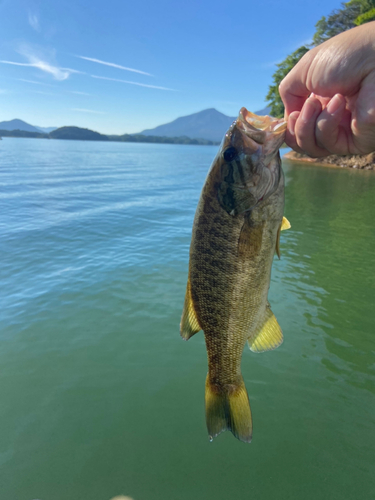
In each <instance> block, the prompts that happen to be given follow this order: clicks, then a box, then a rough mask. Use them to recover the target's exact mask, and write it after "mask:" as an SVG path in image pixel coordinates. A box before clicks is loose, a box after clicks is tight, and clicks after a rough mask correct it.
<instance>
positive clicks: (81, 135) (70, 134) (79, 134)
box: [0, 127, 218, 146]
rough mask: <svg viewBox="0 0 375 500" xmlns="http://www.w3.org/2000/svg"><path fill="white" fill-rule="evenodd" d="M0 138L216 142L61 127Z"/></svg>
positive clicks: (8, 133)
mask: <svg viewBox="0 0 375 500" xmlns="http://www.w3.org/2000/svg"><path fill="white" fill-rule="evenodd" d="M0 137H26V138H35V139H65V140H78V141H107V142H109V141H112V142H144V143H156V144H196V145H203V146H206V145H208V146H209V145H214V144H218V142H216V141H210V140H206V139H190V137H186V136H182V137H157V136H146V135H141V134H123V135H104V134H100V133H99V132H94V131H93V130H89V129H87V128H80V127H61V128H58V129H56V130H53V131H52V132H50V133H49V134H44V133H40V132H30V131H27V130H0Z"/></svg>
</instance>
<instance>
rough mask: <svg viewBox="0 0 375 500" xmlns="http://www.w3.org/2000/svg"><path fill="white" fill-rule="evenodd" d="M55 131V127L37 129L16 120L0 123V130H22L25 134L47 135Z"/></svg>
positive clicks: (34, 126)
mask: <svg viewBox="0 0 375 500" xmlns="http://www.w3.org/2000/svg"><path fill="white" fill-rule="evenodd" d="M56 129H57V127H37V126H36V125H30V123H26V122H24V121H23V120H19V119H18V118H16V119H15V120H10V121H8V122H0V130H24V131H25V132H42V133H43V134H49V133H50V132H52V131H53V130H56Z"/></svg>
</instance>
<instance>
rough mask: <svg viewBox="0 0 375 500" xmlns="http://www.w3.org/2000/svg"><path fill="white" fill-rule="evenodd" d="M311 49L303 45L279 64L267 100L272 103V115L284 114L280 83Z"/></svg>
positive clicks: (279, 116) (278, 116)
mask: <svg viewBox="0 0 375 500" xmlns="http://www.w3.org/2000/svg"><path fill="white" fill-rule="evenodd" d="M308 51H309V49H308V48H307V47H306V46H305V45H303V46H302V47H299V48H298V49H297V50H296V51H294V52H293V53H292V54H290V55H289V56H288V57H287V58H286V59H284V61H282V62H281V63H279V64H277V65H276V66H277V67H278V69H277V71H276V72H275V73H274V75H273V82H274V84H273V85H270V87H269V92H268V94H267V97H266V100H267V101H269V102H270V104H271V115H272V116H275V117H277V118H282V117H283V116H284V104H283V101H282V100H281V97H280V94H279V85H280V83H281V80H283V79H284V77H285V76H286V75H287V74H288V73H289V71H290V70H291V69H292V68H293V67H294V66H295V65H296V64H297V63H298V61H299V60H300V59H301V58H302V57H303V56H304V55H305V54H306V52H308Z"/></svg>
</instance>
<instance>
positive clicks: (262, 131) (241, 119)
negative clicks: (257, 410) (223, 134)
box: [235, 108, 286, 157]
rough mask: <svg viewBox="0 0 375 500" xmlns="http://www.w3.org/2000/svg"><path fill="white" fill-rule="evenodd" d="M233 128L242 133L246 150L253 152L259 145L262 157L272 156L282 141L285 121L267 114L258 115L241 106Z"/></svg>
mask: <svg viewBox="0 0 375 500" xmlns="http://www.w3.org/2000/svg"><path fill="white" fill-rule="evenodd" d="M235 128H237V130H239V131H240V132H241V133H242V134H243V135H242V137H243V140H244V142H245V144H246V149H247V150H248V152H250V151H252V152H253V153H255V152H256V151H259V146H261V147H262V148H261V149H262V155H263V156H264V157H273V156H274V155H275V154H276V152H277V151H278V149H279V148H280V146H281V145H282V144H283V142H284V138H285V132H286V121H285V120H284V119H283V118H273V117H272V116H268V115H266V116H258V115H255V114H254V113H251V112H250V111H248V110H247V109H246V108H241V110H240V112H239V116H238V118H237V120H236V121H235Z"/></svg>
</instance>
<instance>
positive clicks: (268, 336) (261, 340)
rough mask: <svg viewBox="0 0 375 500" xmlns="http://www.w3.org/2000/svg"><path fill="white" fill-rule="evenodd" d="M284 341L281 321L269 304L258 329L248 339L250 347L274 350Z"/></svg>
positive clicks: (254, 349)
mask: <svg viewBox="0 0 375 500" xmlns="http://www.w3.org/2000/svg"><path fill="white" fill-rule="evenodd" d="M282 342H283V334H282V331H281V328H280V325H279V323H278V322H277V319H276V317H275V315H274V314H273V312H272V311H271V308H270V306H269V304H268V305H267V307H266V311H265V314H264V317H263V319H262V321H260V322H259V326H258V329H257V331H256V332H255V333H254V334H252V335H251V337H250V338H249V339H248V344H249V348H250V350H251V351H253V352H264V351H272V349H276V347H279V345H281V344H282Z"/></svg>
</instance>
